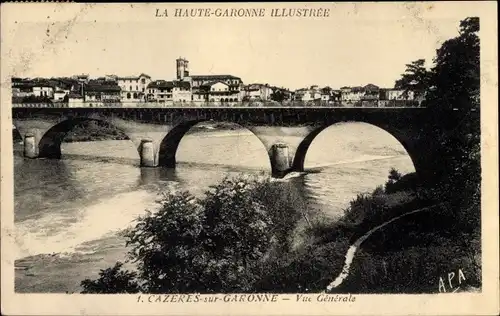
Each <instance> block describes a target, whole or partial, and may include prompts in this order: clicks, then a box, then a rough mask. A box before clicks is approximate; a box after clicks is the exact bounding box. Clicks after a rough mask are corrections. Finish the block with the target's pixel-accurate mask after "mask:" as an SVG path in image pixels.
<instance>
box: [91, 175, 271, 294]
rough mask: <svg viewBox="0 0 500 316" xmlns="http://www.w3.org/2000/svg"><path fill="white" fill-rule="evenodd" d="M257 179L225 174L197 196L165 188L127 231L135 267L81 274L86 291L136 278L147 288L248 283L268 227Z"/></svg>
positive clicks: (115, 288)
mask: <svg viewBox="0 0 500 316" xmlns="http://www.w3.org/2000/svg"><path fill="white" fill-rule="evenodd" d="M259 185H260V184H259V182H258V181H250V180H247V179H243V178H236V179H224V180H223V181H222V182H221V183H220V184H218V185H216V186H213V187H211V189H210V190H209V191H207V192H206V193H205V197H204V198H202V199H197V198H195V197H193V196H192V195H190V194H189V193H188V192H180V193H177V194H172V193H168V194H165V195H164V196H163V198H162V199H161V200H160V201H159V204H160V207H159V210H158V211H157V212H154V213H153V212H147V214H146V215H145V216H142V217H140V218H139V219H138V221H137V224H136V225H135V227H133V228H132V229H130V230H129V231H128V232H127V233H126V238H127V245H130V246H131V249H130V251H129V258H130V260H132V261H133V262H134V263H136V266H137V272H129V271H122V270H121V265H117V266H115V267H114V268H111V269H107V270H104V272H102V273H100V277H99V279H97V280H88V279H87V280H85V281H83V282H82V286H83V287H84V292H83V293H111V292H113V293H122V292H123V291H124V288H125V289H128V290H129V291H132V290H135V289H136V288H135V286H136V285H137V289H138V290H139V291H141V292H147V293H186V292H190V293H192V292H198V293H220V292H248V291H251V289H252V288H253V284H254V283H255V282H256V280H257V279H258V274H257V273H254V272H255V270H256V269H258V268H259V263H260V262H261V261H262V259H263V258H264V257H265V255H266V253H268V251H269V249H270V247H271V238H272V231H273V229H271V226H272V224H273V222H272V219H271V216H270V215H269V213H268V212H267V211H266V209H265V206H264V205H263V203H262V202H260V201H259V200H258V199H256V198H255V195H254V194H253V192H254V191H255V188H256V187H257V186H259ZM127 284H128V285H127ZM129 285H130V286H129ZM120 291H122V292H120Z"/></svg>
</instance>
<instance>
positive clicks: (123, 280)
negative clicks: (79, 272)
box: [81, 262, 139, 294]
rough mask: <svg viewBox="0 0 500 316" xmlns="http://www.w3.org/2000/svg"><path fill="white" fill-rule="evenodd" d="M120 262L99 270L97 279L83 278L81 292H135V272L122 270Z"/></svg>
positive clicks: (136, 289) (137, 290) (136, 288)
mask: <svg viewBox="0 0 500 316" xmlns="http://www.w3.org/2000/svg"><path fill="white" fill-rule="evenodd" d="M122 265H123V264H122V263H121V262H117V263H116V264H115V265H114V266H113V267H112V268H108V269H104V270H101V272H99V278H98V279H97V280H89V279H87V280H84V281H82V282H81V286H82V287H83V291H82V293H95V294H110V293H137V292H139V285H138V284H137V280H136V277H137V274H136V273H135V272H130V271H123V270H122Z"/></svg>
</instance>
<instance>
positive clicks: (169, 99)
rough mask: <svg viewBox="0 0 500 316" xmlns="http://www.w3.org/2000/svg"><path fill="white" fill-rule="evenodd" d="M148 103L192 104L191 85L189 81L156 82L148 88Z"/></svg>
mask: <svg viewBox="0 0 500 316" xmlns="http://www.w3.org/2000/svg"><path fill="white" fill-rule="evenodd" d="M146 99H147V101H148V102H159V103H174V102H183V103H185V102H191V85H190V84H189V82H187V81H166V80H156V81H152V82H151V83H149V85H148V86H147V88H146Z"/></svg>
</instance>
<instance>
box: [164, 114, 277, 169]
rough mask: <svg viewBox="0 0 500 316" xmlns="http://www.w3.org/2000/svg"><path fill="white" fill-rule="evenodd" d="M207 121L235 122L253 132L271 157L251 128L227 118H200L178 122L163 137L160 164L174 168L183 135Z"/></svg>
mask: <svg viewBox="0 0 500 316" xmlns="http://www.w3.org/2000/svg"><path fill="white" fill-rule="evenodd" d="M206 122H211V123H231V124H234V125H236V126H238V127H240V128H242V129H243V130H245V131H248V132H251V134H252V136H253V137H255V138H256V139H258V143H259V144H260V145H261V146H262V153H263V154H265V155H266V157H267V158H266V159H269V155H268V154H266V153H267V150H266V148H265V146H264V144H263V143H262V141H261V139H260V138H259V137H258V136H257V135H256V134H255V133H254V132H253V131H252V130H251V129H249V128H247V127H245V126H243V125H241V124H238V123H235V122H232V121H225V120H210V119H199V120H189V121H185V122H182V123H179V124H177V125H176V126H174V127H173V128H172V129H171V130H170V131H169V133H168V134H167V135H166V136H165V137H164V138H163V139H162V141H161V143H160V145H159V149H158V165H159V166H164V167H169V168H173V167H175V165H176V163H177V161H176V154H177V152H178V148H179V145H180V143H181V141H182V139H183V137H184V136H185V135H186V134H187V133H188V131H189V130H190V129H191V128H193V127H194V126H196V125H197V124H200V123H206ZM268 168H269V170H271V161H270V160H269V167H268Z"/></svg>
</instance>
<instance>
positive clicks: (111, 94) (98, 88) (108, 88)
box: [83, 79, 121, 106]
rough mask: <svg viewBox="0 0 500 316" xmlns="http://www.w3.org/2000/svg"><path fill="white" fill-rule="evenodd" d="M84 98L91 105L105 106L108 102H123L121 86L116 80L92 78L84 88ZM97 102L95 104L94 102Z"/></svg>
mask: <svg viewBox="0 0 500 316" xmlns="http://www.w3.org/2000/svg"><path fill="white" fill-rule="evenodd" d="M83 91H84V94H83V100H84V101H85V102H86V103H89V102H90V104H89V106H104V105H105V104H108V103H120V102H121V88H120V87H119V86H118V84H117V83H116V82H115V81H110V80H101V79H97V80H90V81H89V82H88V83H87V84H86V85H85V86H84V88H83ZM94 102H95V104H93V103H94Z"/></svg>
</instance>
